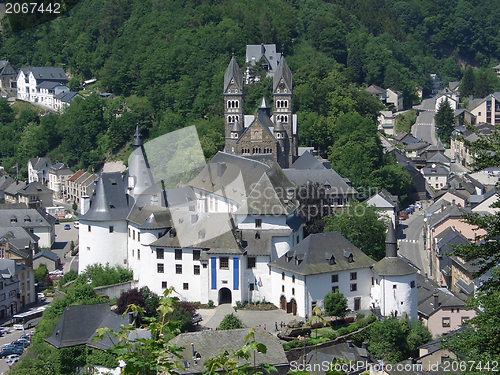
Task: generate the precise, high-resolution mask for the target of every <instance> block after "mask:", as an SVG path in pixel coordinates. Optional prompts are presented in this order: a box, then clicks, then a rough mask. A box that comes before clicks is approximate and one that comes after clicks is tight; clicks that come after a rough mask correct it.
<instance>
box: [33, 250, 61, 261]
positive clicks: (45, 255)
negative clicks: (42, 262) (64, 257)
mask: <svg viewBox="0 0 500 375" xmlns="http://www.w3.org/2000/svg"><path fill="white" fill-rule="evenodd" d="M38 258H47V259H50V260H51V261H53V262H57V261H59V256H58V255H57V254H56V253H54V252H53V251H50V250H47V249H45V250H43V251H41V252H39V253H36V254H35V255H34V256H33V260H35V259H38Z"/></svg>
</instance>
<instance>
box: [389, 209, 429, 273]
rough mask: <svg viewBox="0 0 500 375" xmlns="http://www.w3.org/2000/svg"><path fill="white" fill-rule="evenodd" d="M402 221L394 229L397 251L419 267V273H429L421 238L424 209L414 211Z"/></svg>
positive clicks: (426, 256)
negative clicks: (395, 229) (396, 238)
mask: <svg viewBox="0 0 500 375" xmlns="http://www.w3.org/2000/svg"><path fill="white" fill-rule="evenodd" d="M402 223H403V225H400V226H399V227H398V229H397V231H396V235H397V237H398V245H399V252H400V253H401V255H403V256H404V257H405V258H407V259H409V260H410V261H411V262H412V263H413V264H414V265H415V266H417V267H418V268H419V269H420V272H419V273H420V274H422V275H424V276H425V275H429V260H428V254H427V250H425V249H424V239H423V228H424V209H423V208H422V210H421V211H416V212H414V213H413V214H411V215H410V217H409V218H408V219H407V220H403V222H402Z"/></svg>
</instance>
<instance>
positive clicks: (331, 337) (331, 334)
mask: <svg viewBox="0 0 500 375" xmlns="http://www.w3.org/2000/svg"><path fill="white" fill-rule="evenodd" d="M323 337H326V338H327V339H328V340H335V339H336V338H337V337H338V335H337V332H336V331H334V330H331V331H329V332H323Z"/></svg>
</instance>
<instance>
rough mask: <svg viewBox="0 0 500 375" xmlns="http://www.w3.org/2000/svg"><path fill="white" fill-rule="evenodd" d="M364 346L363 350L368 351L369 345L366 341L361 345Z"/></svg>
mask: <svg viewBox="0 0 500 375" xmlns="http://www.w3.org/2000/svg"><path fill="white" fill-rule="evenodd" d="M361 345H362V346H363V349H365V350H368V343H367V342H366V341H364V342H363V344H361Z"/></svg>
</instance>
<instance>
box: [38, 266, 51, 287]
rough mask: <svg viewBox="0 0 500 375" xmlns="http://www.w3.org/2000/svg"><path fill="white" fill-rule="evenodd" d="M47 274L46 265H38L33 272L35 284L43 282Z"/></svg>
mask: <svg viewBox="0 0 500 375" xmlns="http://www.w3.org/2000/svg"><path fill="white" fill-rule="evenodd" d="M48 274H49V271H48V270H47V265H45V264H40V265H39V266H38V268H37V269H36V270H35V282H36V283H40V282H43V280H44V279H45V277H46V276H47V275H48Z"/></svg>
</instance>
